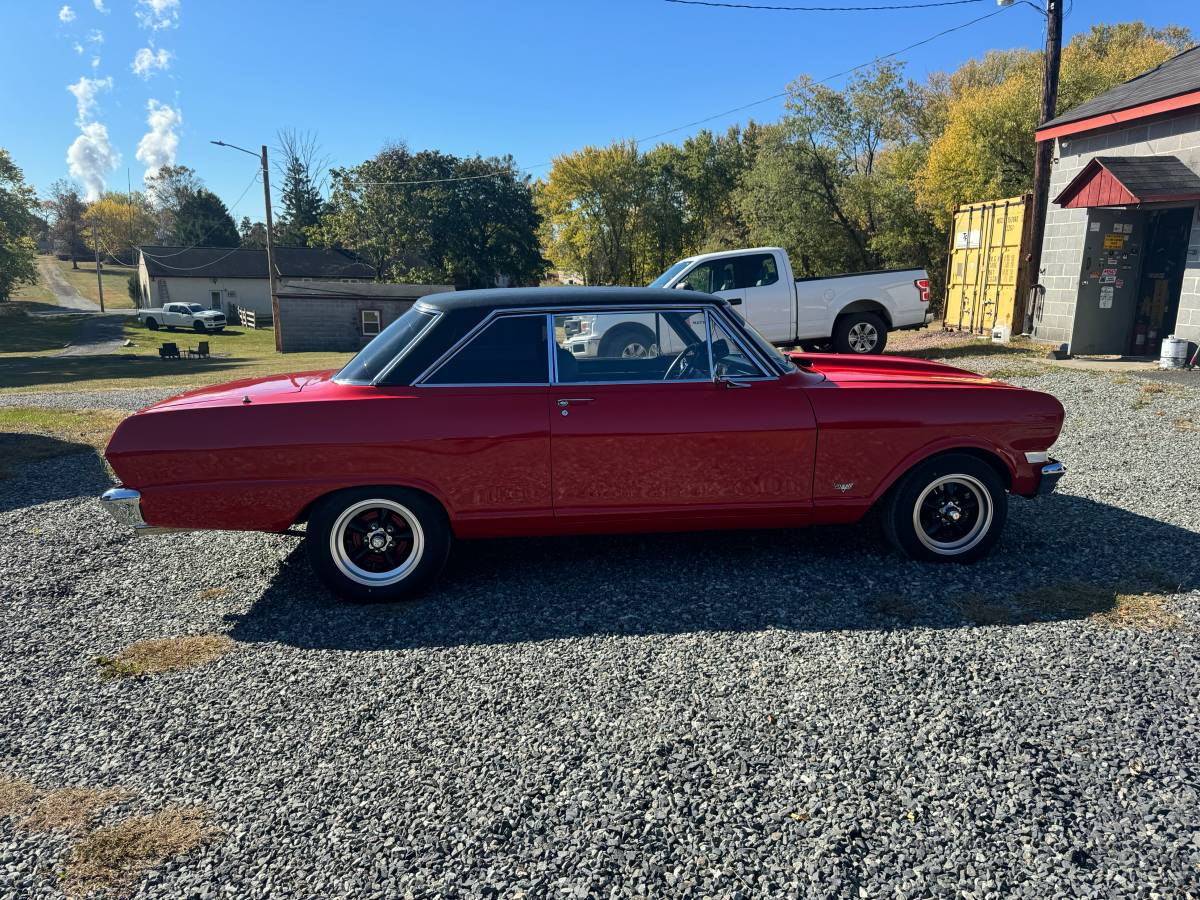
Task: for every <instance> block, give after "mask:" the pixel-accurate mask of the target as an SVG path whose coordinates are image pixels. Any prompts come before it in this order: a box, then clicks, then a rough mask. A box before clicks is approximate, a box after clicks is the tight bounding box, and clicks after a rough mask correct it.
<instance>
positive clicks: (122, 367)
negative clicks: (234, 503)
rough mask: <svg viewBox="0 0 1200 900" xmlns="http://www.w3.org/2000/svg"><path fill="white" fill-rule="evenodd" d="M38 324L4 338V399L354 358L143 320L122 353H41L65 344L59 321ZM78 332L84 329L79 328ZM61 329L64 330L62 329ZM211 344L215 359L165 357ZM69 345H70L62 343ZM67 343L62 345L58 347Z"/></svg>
mask: <svg viewBox="0 0 1200 900" xmlns="http://www.w3.org/2000/svg"><path fill="white" fill-rule="evenodd" d="M66 318H71V319H77V318H78V317H74V316H72V317H58V316H55V317H47V318H33V317H30V319H29V320H28V321H27V322H26V323H23V325H22V329H21V332H20V334H16V333H15V332H14V335H13V336H12V337H9V336H8V335H7V332H6V334H5V337H4V339H3V340H4V343H3V345H2V346H4V347H5V348H11V349H7V352H0V391H2V392H4V393H20V392H32V391H36V392H44V391H69V390H105V389H112V388H138V387H171V388H179V389H180V390H185V389H187V388H189V387H199V386H201V385H206V384H218V383H220V382H223V381H234V380H236V379H239V378H258V377H262V376H266V375H274V374H278V373H281V372H305V371H312V370H315V369H339V368H341V367H342V366H344V365H345V364H346V362H347V361H348V360H349V359H350V357H351V356H352V355H353V354H350V353H288V354H283V353H276V352H275V333H274V332H273V331H270V330H265V329H264V330H259V331H252V330H250V329H243V328H226V329H225V331H223V332H221V333H220V334H210V335H198V334H195V333H194V332H184V331H176V332H170V331H149V330H148V329H146V328H144V327H143V326H141V325H139V324H137V323H136V322H130V323H127V324H126V325H125V334H126V336H127V337H128V338H129V339H130V340H131V341H132V342H133V345H132V346H131V347H127V348H123V349H122V350H121V352H120V353H115V354H111V355H106V356H66V357H55V358H50V357H47V356H45V355H42V354H43V353H44V352H45V351H47V350H49V349H50V346H49V345H50V342H51V341H52V340H58V339H60V338H61V333H60V332H61V329H62V328H63V327H64V326H63V325H62V324H60V323H58V322H57V321H56V320H58V319H66ZM76 327H77V326H76ZM56 329H57V331H56ZM201 340H206V341H208V343H209V350H210V352H211V353H212V354H214V355H213V356H211V357H210V358H208V359H160V358H159V356H158V348H159V346H160V345H161V344H163V343H165V342H174V343H175V344H177V345H178V346H179V348H180V350H186V349H187V348H188V347H195V346H196V345H197V343H199V341H201ZM63 343H65V341H64V342H63ZM60 346H62V344H58V345H56V348H57V347H60Z"/></svg>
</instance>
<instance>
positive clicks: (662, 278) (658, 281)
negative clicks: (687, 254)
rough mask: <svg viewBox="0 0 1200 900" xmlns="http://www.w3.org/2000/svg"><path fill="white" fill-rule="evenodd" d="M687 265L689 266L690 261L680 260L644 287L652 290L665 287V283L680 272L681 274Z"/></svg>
mask: <svg viewBox="0 0 1200 900" xmlns="http://www.w3.org/2000/svg"><path fill="white" fill-rule="evenodd" d="M689 265H691V260H690V259H683V260H680V261H679V262H677V263H675V265H673V266H671V268H669V269H667V271H665V272H663V273H662V274H661V275H659V276H658V277H657V278H655V279H654V280H653V281H652V282H650V283H649V284H648V285H646V287H652V288H660V287H665V286H666V283H667V282H668V281H670V280H671V279H672V278H674V277H675V276H676V275H678V274H679V273H680V272H682V271H683V270H684V269H686V268H687V267H688V266H689Z"/></svg>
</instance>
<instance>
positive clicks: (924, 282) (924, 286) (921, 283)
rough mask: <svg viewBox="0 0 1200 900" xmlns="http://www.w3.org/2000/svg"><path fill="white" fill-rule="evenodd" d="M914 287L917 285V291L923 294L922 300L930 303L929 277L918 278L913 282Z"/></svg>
mask: <svg viewBox="0 0 1200 900" xmlns="http://www.w3.org/2000/svg"><path fill="white" fill-rule="evenodd" d="M913 287H915V288H916V289H917V293H918V294H920V295H921V302H922V303H928V302H929V279H928V278H918V279H917V280H916V281H914V282H913Z"/></svg>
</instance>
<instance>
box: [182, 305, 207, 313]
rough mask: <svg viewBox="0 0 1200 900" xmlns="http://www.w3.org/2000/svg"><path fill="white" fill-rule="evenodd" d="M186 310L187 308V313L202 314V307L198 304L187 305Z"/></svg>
mask: <svg viewBox="0 0 1200 900" xmlns="http://www.w3.org/2000/svg"><path fill="white" fill-rule="evenodd" d="M186 308H187V311H188V312H193V313H198V312H204V307H203V306H201V305H200V304H199V303H189V304H188V305H187V307H186Z"/></svg>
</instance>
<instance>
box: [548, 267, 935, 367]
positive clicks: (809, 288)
mask: <svg viewBox="0 0 1200 900" xmlns="http://www.w3.org/2000/svg"><path fill="white" fill-rule="evenodd" d="M650 287H657V288H668V289H671V288H674V289H679V290H693V291H703V292H705V293H706V294H716V295H717V296H718V297H724V298H725V299H726V300H728V301H729V302H730V303H732V304H733V305H734V306H736V307H738V310H739V311H740V312H741V314H742V316H744V317H745V318H746V319H747V320H748V321H749V322H750V323H751V324H752V325H754V327H755V328H757V329H758V330H759V331H760V332H761V333H762V334H763V336H764V337H766V338H767V340H769V341H771V342H772V343H775V344H780V345H795V344H800V345H801V346H802V347H804V349H806V350H810V351H815V350H817V349H819V348H823V347H825V346H826V345H829V344H832V347H833V349H834V350H835V351H836V352H838V353H882V352H883V348H884V346H885V345H886V344H887V335H888V332H889V331H895V330H898V329H901V328H920V327H922V326H923V325H926V324H928V323H929V321H930V319H931V318H932V316H931V314H930V312H929V276H928V275H927V274H926V272H925V270H924V269H897V270H891V271H885V272H859V273H856V274H852V275H837V276H834V277H832V278H795V277H793V275H792V264H791V262H790V261H789V260H788V255H787V252H786V251H785V250H784V249H783V248H781V247H753V248H749V249H746V250H729V251H726V252H723V253H705V254H702V255H699V256H689V257H688V258H687V259H681V260H679V262H677V263H675V264H673V265H672V266H671V267H670V268H668V269H667V270H666V271H665V272H663V273H662V274H661V275H659V276H658V277H657V278H655V279H654V280H653V281H652V282H650ZM638 319H639V317H638V316H636V315H631V316H630V317H629V321H627V322H622V323H620V324H617V325H613V326H612V327H610V328H607V329H606V330H605V332H604V333H603V334H591V333H588V332H589V331H590V330H591V329H590V328H589V323H587V322H582V321H581V322H579V323H577V325H576V327H577V328H578V330H579V331H580V332H581V333H579V334H578V335H570V334H568V337H575V338H576V340H574V341H572V342H571V343H569V344H568V345H567V346H569V347H570V349H571V352H572V353H573V354H574V355H575V356H602V357H611V356H638V355H641V354H642V353H647V352H655V347H656V343H655V338H654V334H653V332H652V330H651V329H650V327H649V326H648V325H647V324H646V323H644V322H641V321H638ZM568 330H569V331H572V330H575V329H573V328H569V329H568ZM660 349H661V351H662V352H666V351H667V350H669V348H666V347H663V348H660Z"/></svg>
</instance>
